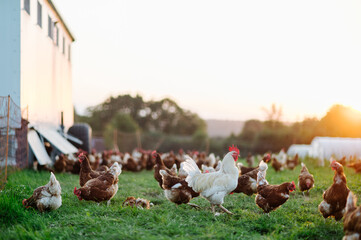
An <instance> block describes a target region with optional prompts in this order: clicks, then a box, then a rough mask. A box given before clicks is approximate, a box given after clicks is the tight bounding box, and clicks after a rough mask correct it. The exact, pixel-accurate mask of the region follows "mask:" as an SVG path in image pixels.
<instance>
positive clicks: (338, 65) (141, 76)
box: [53, 0, 361, 122]
mask: <svg viewBox="0 0 361 240" xmlns="http://www.w3.org/2000/svg"><path fill="white" fill-rule="evenodd" d="M53 2H55V5H56V7H57V8H58V9H59V11H60V13H61V14H62V16H63V18H64V19H65V21H66V23H67V24H68V26H69V28H70V29H71V31H72V33H73V34H74V36H75V39H76V41H75V42H74V43H73V45H74V46H73V47H72V51H73V52H72V62H73V103H74V106H75V108H76V110H77V112H78V113H79V114H84V112H85V109H86V108H87V107H90V106H95V105H97V104H100V103H101V102H103V101H105V100H106V99H107V98H108V97H110V96H117V95H123V94H130V95H132V96H134V95H136V94H140V95H141V96H142V97H143V99H144V100H145V101H149V100H155V101H157V100H160V99H163V98H165V97H169V98H171V99H172V100H174V101H175V102H177V104H178V105H179V106H180V107H182V108H184V109H187V110H190V111H192V112H194V113H197V114H198V115H199V116H200V117H201V118H203V119H220V120H234V121H238V120H239V121H246V120H248V119H259V120H264V119H265V113H264V111H263V110H262V108H267V109H268V108H270V106H271V104H273V103H274V104H276V105H277V106H278V107H279V106H281V107H282V109H283V116H282V118H281V120H282V121H285V122H296V121H302V120H303V119H305V118H310V117H316V118H317V119H320V118H321V117H322V116H324V115H325V114H326V113H327V111H328V110H329V109H330V108H331V106H333V105H335V104H341V105H344V106H346V107H352V108H353V109H356V110H358V111H360V110H361V104H360V102H359V97H358V95H359V93H358V88H357V86H358V84H357V82H358V81H359V80H360V79H361V72H360V71H359V66H360V65H361V16H360V15H359V14H358V12H360V11H361V3H360V2H358V1H347V2H346V1H344V2H338V1H325V0H319V1H305V2H302V3H297V2H288V1H284V0H282V1H273V2H267V1H261V2H238V1H227V2H218V1H196V2H194V1H182V2H168V1H152V2H147V1H114V0H113V1H106V2H104V3H102V4H99V2H97V1H94V0H90V1H84V0H79V1H76V2H74V1H70V0H62V1H59V0H54V1H53ZM84 6H86V10H87V11H84V12H83V13H84V14H82V15H79V10H80V9H84Z"/></svg>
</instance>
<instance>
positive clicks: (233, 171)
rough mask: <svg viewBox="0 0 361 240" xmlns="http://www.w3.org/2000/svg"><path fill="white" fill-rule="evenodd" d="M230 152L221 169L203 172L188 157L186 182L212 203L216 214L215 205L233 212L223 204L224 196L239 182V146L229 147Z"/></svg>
mask: <svg viewBox="0 0 361 240" xmlns="http://www.w3.org/2000/svg"><path fill="white" fill-rule="evenodd" d="M229 151H230V152H229V153H227V154H226V156H225V157H224V158H223V160H222V165H221V168H220V170H219V171H216V172H212V173H201V171H200V170H199V168H198V166H197V164H196V163H195V162H194V160H193V159H191V158H187V160H186V161H185V163H184V170H185V171H186V172H187V173H188V176H187V178H186V182H187V183H188V186H190V187H191V188H192V189H193V190H194V191H195V192H199V193H200V194H201V196H202V197H204V198H205V199H207V200H208V201H209V202H210V203H211V207H212V212H213V214H215V206H216V205H217V206H219V207H220V208H221V209H222V210H223V211H224V212H226V213H228V214H233V213H231V212H230V211H228V210H227V209H226V208H225V207H223V206H222V204H223V202H224V197H225V196H227V195H228V194H229V193H231V192H232V191H233V190H234V189H235V188H236V187H237V184H238V169H237V167H236V166H235V161H237V159H238V155H239V150H238V148H237V147H234V146H233V145H232V147H229Z"/></svg>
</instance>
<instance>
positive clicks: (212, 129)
mask: <svg viewBox="0 0 361 240" xmlns="http://www.w3.org/2000/svg"><path fill="white" fill-rule="evenodd" d="M205 121H206V123H207V133H208V136H210V137H228V136H229V135H231V134H232V133H234V134H239V133H240V132H241V131H242V128H243V125H244V121H231V120H215V119H208V120H205Z"/></svg>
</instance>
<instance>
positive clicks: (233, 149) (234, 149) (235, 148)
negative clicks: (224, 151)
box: [228, 144, 239, 155]
mask: <svg viewBox="0 0 361 240" xmlns="http://www.w3.org/2000/svg"><path fill="white" fill-rule="evenodd" d="M228 151H230V152H232V151H236V152H237V155H239V149H238V148H237V147H236V146H234V145H233V144H232V147H228Z"/></svg>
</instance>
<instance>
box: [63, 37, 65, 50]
mask: <svg viewBox="0 0 361 240" xmlns="http://www.w3.org/2000/svg"><path fill="white" fill-rule="evenodd" d="M63 54H65V38H64V37H63Z"/></svg>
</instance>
